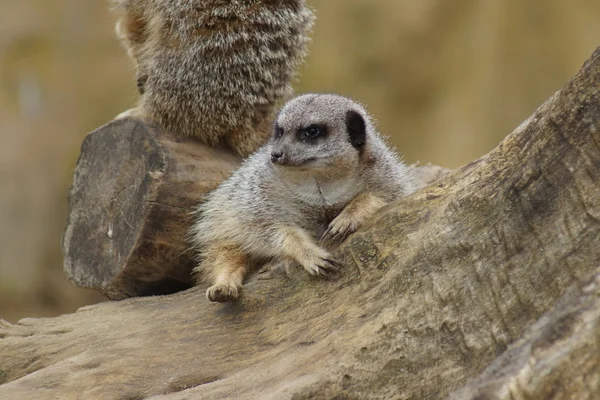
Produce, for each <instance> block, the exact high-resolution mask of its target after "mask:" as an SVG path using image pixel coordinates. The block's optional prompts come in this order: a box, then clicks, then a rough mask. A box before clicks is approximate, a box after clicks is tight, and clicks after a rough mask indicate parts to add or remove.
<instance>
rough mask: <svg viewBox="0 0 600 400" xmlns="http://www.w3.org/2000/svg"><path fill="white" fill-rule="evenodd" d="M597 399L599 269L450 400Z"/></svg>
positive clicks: (599, 391) (599, 374)
mask: <svg viewBox="0 0 600 400" xmlns="http://www.w3.org/2000/svg"><path fill="white" fill-rule="evenodd" d="M556 398H561V399H578V400H584V399H589V400H596V399H600V268H597V269H596V271H595V272H594V273H593V274H592V276H591V277H590V278H588V279H584V280H583V281H582V282H581V283H580V284H578V285H575V286H574V287H572V288H570V290H568V291H567V293H566V294H565V295H564V296H563V298H562V299H561V300H560V301H558V302H557V304H556V305H555V306H554V307H553V308H552V310H551V311H550V312H548V313H546V314H545V315H544V316H543V317H542V318H540V320H539V321H538V322H537V323H536V324H535V325H534V326H533V327H532V328H531V329H529V330H528V331H527V332H526V333H525V335H524V337H523V338H521V339H520V340H518V341H517V342H516V343H514V344H512V345H511V346H510V348H509V349H507V350H506V351H505V352H504V353H503V354H502V355H501V356H500V357H498V358H497V359H496V360H494V362H493V363H492V364H491V365H490V366H489V367H488V368H486V370H485V371H484V372H483V373H482V374H481V375H480V376H479V377H478V378H476V379H474V380H473V381H472V382H469V383H468V384H467V385H465V387H464V388H462V389H460V390H458V391H457V392H455V393H453V394H452V395H451V396H450V398H449V400H462V399H498V400H504V399H506V400H515V399H556Z"/></svg>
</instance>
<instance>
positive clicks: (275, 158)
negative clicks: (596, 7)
mask: <svg viewBox="0 0 600 400" xmlns="http://www.w3.org/2000/svg"><path fill="white" fill-rule="evenodd" d="M271 162H272V163H273V164H281V163H282V162H283V151H272V152H271Z"/></svg>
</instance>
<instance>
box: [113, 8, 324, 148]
mask: <svg viewBox="0 0 600 400" xmlns="http://www.w3.org/2000/svg"><path fill="white" fill-rule="evenodd" d="M111 2H112V3H113V5H114V7H115V9H116V11H117V13H118V15H119V20H118V22H117V35H118V36H119V38H120V39H121V41H122V42H123V44H124V46H125V48H126V49H127V52H128V54H129V55H130V57H131V58H132V59H133V60H134V62H135V66H136V69H137V83H138V89H139V91H140V94H141V97H140V102H139V107H138V108H136V109H132V110H130V111H128V112H126V113H123V114H121V116H127V115H131V116H139V117H142V118H143V119H148V120H150V121H152V122H155V123H158V124H159V125H161V126H162V127H163V128H166V129H167V130H169V131H170V132H171V133H173V134H175V135H181V136H188V137H193V138H196V139H198V140H200V141H202V142H204V143H207V144H210V145H215V144H218V143H224V144H225V145H227V146H229V147H230V148H232V149H233V150H234V151H236V152H237V153H238V154H240V155H242V156H247V155H248V154H250V153H251V152H253V151H254V150H256V149H257V148H258V147H260V146H261V145H263V144H264V143H265V142H266V140H267V138H268V136H269V131H270V122H269V121H270V118H271V117H272V111H273V109H274V107H275V106H276V103H277V102H278V101H280V100H282V99H283V98H284V97H286V96H288V95H289V94H290V93H291V87H290V83H291V80H292V78H293V76H294V74H295V70H296V68H297V67H298V65H299V64H300V62H301V61H302V59H303V57H304V55H305V53H306V46H307V43H308V40H309V39H308V33H309V31H310V29H311V28H312V25H313V19H314V17H313V14H312V12H311V10H310V9H309V8H308V7H307V6H306V2H305V1H304V0H227V1H223V0H111Z"/></svg>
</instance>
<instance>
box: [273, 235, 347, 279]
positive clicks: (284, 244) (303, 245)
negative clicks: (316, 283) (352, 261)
mask: <svg viewBox="0 0 600 400" xmlns="http://www.w3.org/2000/svg"><path fill="white" fill-rule="evenodd" d="M279 234H280V242H279V243H280V244H281V254H282V256H284V257H286V258H288V259H292V260H294V261H296V262H297V263H298V264H300V265H302V267H303V268H304V269H305V270H306V271H308V273H309V274H311V275H319V276H329V274H330V273H331V272H334V271H337V269H338V263H337V262H336V261H335V260H334V259H333V256H332V255H331V254H330V253H329V252H328V251H327V250H325V249H323V248H322V247H320V246H319V245H317V244H316V243H315V242H314V240H313V238H312V237H311V236H310V235H309V234H308V233H307V232H306V231H305V230H304V229H302V228H300V227H297V226H287V227H281V228H279Z"/></svg>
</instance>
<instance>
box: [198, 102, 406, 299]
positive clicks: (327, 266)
mask: <svg viewBox="0 0 600 400" xmlns="http://www.w3.org/2000/svg"><path fill="white" fill-rule="evenodd" d="M414 187H415V185H414V183H413V179H412V176H411V173H410V170H409V169H408V168H407V166H406V165H405V164H403V163H402V162H401V161H400V160H399V159H398V157H397V156H396V154H395V153H394V152H393V151H392V150H390V149H389V148H388V147H387V146H386V145H385V143H384V142H383V140H382V139H381V138H380V136H379V135H378V133H377V132H376V131H375V128H374V127H373V125H372V123H371V121H370V119H369V116H368V115H367V113H366V112H365V110H364V109H363V108H362V107H361V106H360V105H358V104H356V103H355V102H353V101H352V100H350V99H347V98H344V97H341V96H337V95H328V94H308V95H303V96H300V97H297V98H295V99H293V100H291V101H290V102H288V103H287V104H286V105H285V106H284V107H283V108H282V109H281V111H280V113H279V115H278V116H277V118H276V121H275V124H274V134H273V138H272V139H271V141H270V142H269V143H268V144H267V145H265V146H264V147H262V148H261V149H259V150H258V151H257V152H256V153H254V154H253V155H252V156H250V157H249V158H248V159H247V160H246V161H245V162H244V163H243V164H242V166H241V167H240V169H239V170H237V171H236V172H235V173H234V174H233V175H232V176H231V177H230V178H229V179H227V180H226V181H225V182H223V183H222V184H221V185H220V186H219V187H218V188H217V189H216V190H214V191H213V192H211V193H210V194H209V195H208V197H207V201H206V202H205V203H203V204H202V205H200V206H199V209H198V214H199V215H198V219H197V221H196V222H195V224H194V226H193V228H192V232H191V234H192V241H193V243H194V245H195V247H196V248H197V249H199V250H200V252H201V253H200V258H201V263H200V265H199V266H198V267H197V268H196V271H197V272H198V273H200V274H202V275H203V276H204V277H205V278H206V279H208V280H210V281H211V282H212V284H213V286H211V287H210V288H209V289H208V291H207V297H208V298H209V300H211V301H218V302H224V301H229V300H232V299H235V298H237V297H238V294H239V291H240V289H241V287H242V282H243V279H244V277H245V276H246V274H247V272H248V269H249V267H250V265H252V262H253V260H257V261H266V260H270V259H271V260H272V259H287V260H293V261H295V262H297V263H299V264H300V265H302V266H303V267H304V268H305V269H306V270H307V271H308V272H309V273H310V274H313V275H327V273H328V272H329V271H330V270H332V269H335V267H336V263H335V261H334V260H333V258H332V256H331V254H330V253H329V252H328V251H327V250H326V249H325V248H324V247H321V245H319V244H318V242H317V241H318V240H319V239H321V243H325V244H332V243H335V242H339V241H340V240H343V239H344V238H345V237H346V236H347V235H349V234H350V233H352V232H354V231H356V230H357V229H358V228H359V227H360V226H361V225H363V223H364V222H365V221H366V220H368V219H369V218H370V217H371V216H372V215H373V214H374V213H375V212H376V211H377V210H379V209H380V208H381V207H383V206H384V205H385V204H388V203H390V202H392V201H394V200H396V199H399V198H400V197H402V196H405V195H407V194H409V193H411V192H412V191H413V190H414Z"/></svg>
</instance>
